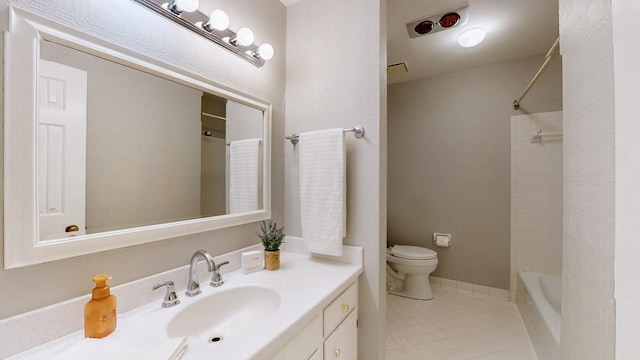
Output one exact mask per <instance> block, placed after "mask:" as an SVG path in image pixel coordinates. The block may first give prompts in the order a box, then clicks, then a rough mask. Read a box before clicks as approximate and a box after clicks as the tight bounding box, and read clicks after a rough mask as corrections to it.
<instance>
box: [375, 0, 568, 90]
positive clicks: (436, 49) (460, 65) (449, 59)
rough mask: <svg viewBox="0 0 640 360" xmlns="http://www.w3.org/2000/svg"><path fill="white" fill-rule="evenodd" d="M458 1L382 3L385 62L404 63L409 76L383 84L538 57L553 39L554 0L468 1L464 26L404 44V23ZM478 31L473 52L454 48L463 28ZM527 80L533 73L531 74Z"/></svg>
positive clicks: (451, 6)
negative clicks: (481, 36) (479, 36)
mask: <svg viewBox="0 0 640 360" xmlns="http://www.w3.org/2000/svg"><path fill="white" fill-rule="evenodd" d="M466 3H467V2H466V1H461V0H387V63H388V64H393V63H397V62H401V61H406V62H407V65H408V68H409V73H406V74H401V75H396V76H390V77H389V78H388V83H389V84H394V83H398V82H403V81H408V80H414V79H418V78H423V77H428V76H433V75H437V74H442V73H447V72H453V71H458V70H462V69H467V68H472V67H476V66H480V65H485V64H491V63H496V62H501V61H506V60H512V59H518V58H524V57H528V56H533V55H537V54H541V56H540V64H541V65H542V62H543V61H544V54H545V53H546V52H547V51H548V50H549V48H550V47H551V45H553V42H554V41H555V39H556V38H557V37H558V0H468V4H469V10H468V11H469V22H468V23H467V24H465V25H460V26H456V27H454V28H450V29H448V30H445V31H441V32H438V33H434V34H428V35H425V36H421V37H418V38H414V39H410V38H409V35H408V33H407V28H406V23H408V22H410V21H411V20H415V19H418V18H422V17H424V16H426V15H430V14H434V13H439V12H441V11H446V10H449V9H455V8H459V7H462V6H464V5H465V4H466ZM474 27H482V28H484V29H485V30H486V32H487V36H486V38H485V40H484V42H483V43H482V44H480V45H478V46H476V47H473V48H463V47H460V46H459V45H458V36H459V35H460V34H461V33H462V32H463V31H465V30H466V29H470V28H474ZM532 75H533V74H532Z"/></svg>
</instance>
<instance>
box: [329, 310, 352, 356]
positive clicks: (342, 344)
mask: <svg viewBox="0 0 640 360" xmlns="http://www.w3.org/2000/svg"><path fill="white" fill-rule="evenodd" d="M355 310H357V309H354V311H352V312H351V314H350V315H349V316H348V317H347V318H346V319H345V320H344V321H343V322H342V324H340V326H338V328H337V329H336V330H335V331H334V332H333V334H331V336H329V337H328V338H327V340H325V342H324V360H336V359H340V360H357V359H358V327H357V326H358V324H357V320H358V316H357V314H358V312H357V311H355Z"/></svg>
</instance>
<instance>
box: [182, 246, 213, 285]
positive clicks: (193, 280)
mask: <svg viewBox="0 0 640 360" xmlns="http://www.w3.org/2000/svg"><path fill="white" fill-rule="evenodd" d="M199 257H203V258H204V260H205V261H206V263H207V268H208V269H209V272H213V271H214V269H215V268H216V264H215V263H214V262H213V258H212V257H211V254H209V252H207V251H205V250H198V251H196V252H195V253H194V254H193V256H191V265H190V266H189V282H188V283H187V291H186V292H185V293H186V295H187V296H196V295H198V294H200V293H201V292H202V290H200V284H199V283H198V258H199Z"/></svg>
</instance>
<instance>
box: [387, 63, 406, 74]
mask: <svg viewBox="0 0 640 360" xmlns="http://www.w3.org/2000/svg"><path fill="white" fill-rule="evenodd" d="M408 72H409V68H408V67H407V62H406V61H403V62H399V63H395V64H391V65H387V76H394V75H400V74H406V73H408Z"/></svg>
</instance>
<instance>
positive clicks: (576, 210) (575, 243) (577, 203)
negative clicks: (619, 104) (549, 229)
mask: <svg viewBox="0 0 640 360" xmlns="http://www.w3.org/2000/svg"><path fill="white" fill-rule="evenodd" d="M611 14H612V12H611V0H593V1H589V2H585V1H581V0H560V40H561V41H560V49H561V52H562V56H563V70H562V73H563V82H564V93H563V99H564V102H563V107H564V121H563V124H564V139H563V140H564V147H563V153H564V214H563V215H564V236H563V244H564V245H563V251H564V252H563V284H562V333H561V335H560V350H561V355H560V357H561V358H562V359H563V360H572V359H580V360H590V359H593V360H596V359H597V360H605V359H613V358H614V356H615V317H616V308H615V299H614V297H613V295H614V294H613V289H614V274H613V267H614V248H615V246H614V229H615V228H614V220H615V218H614V196H615V191H614V180H615V179H614V177H615V173H614V164H615V162H614V161H615V159H614V139H615V138H614V123H615V121H614V115H615V114H614V113H615V110H614V73H613V70H614V69H613V43H612V34H611V31H612V25H611V24H612V21H611V20H612V18H611ZM633 43H634V44H635V42H633ZM634 64H635V65H634V67H636V66H637V63H634ZM624 76H626V74H625V75H624ZM636 97H637V94H635V95H634V97H633V100H632V101H636V102H637V100H636V99H635V98H636ZM635 159H636V160H635V165H634V166H637V155H636V156H635ZM635 186H637V181H636V185H635ZM634 221H635V222H637V219H635V220H634ZM635 237H636V240H637V234H635ZM635 275H636V276H637V274H635ZM634 300H635V301H636V304H637V299H634ZM636 330H637V328H636ZM634 336H635V341H636V342H637V333H636V334H635V335H634ZM634 355H637V354H634ZM621 359H626V357H624V356H623V357H621Z"/></svg>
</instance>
